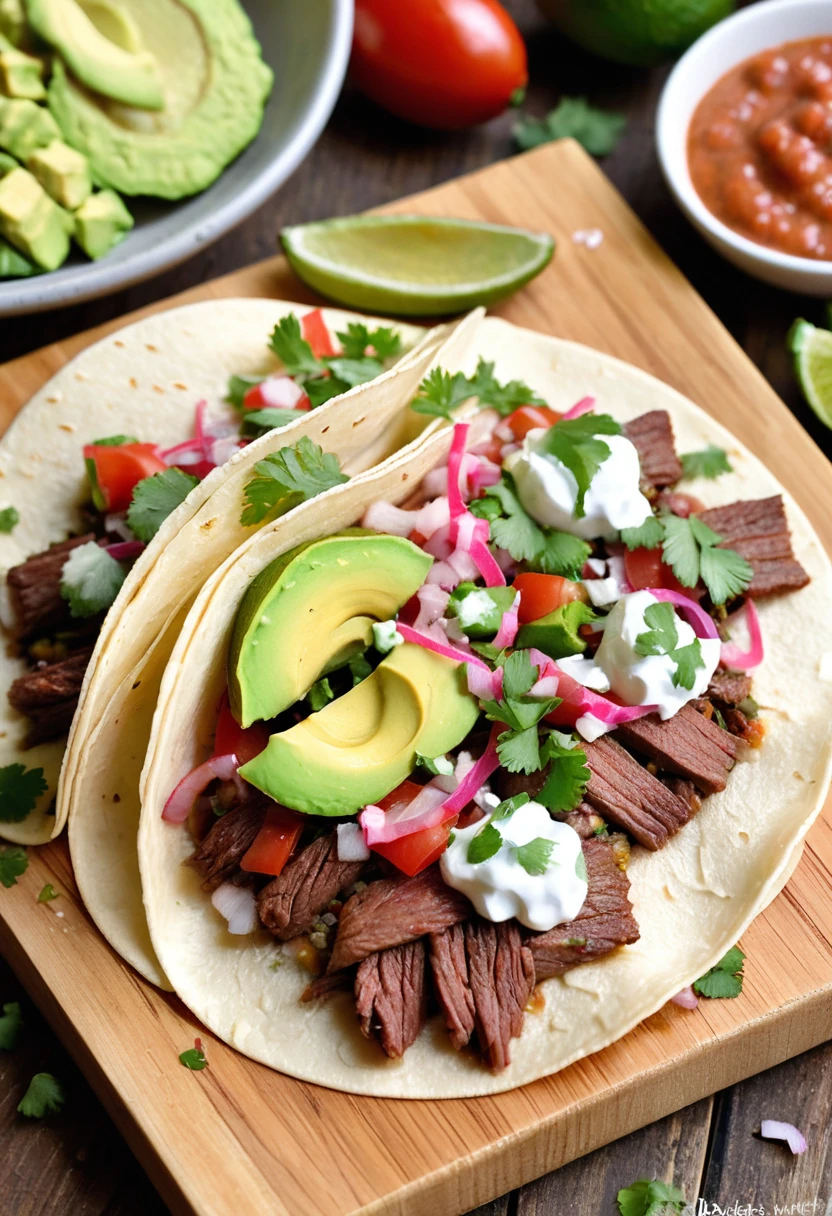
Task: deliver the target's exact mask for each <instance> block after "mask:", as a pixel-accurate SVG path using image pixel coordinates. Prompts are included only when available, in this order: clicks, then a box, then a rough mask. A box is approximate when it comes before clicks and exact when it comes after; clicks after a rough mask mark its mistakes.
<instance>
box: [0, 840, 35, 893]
mask: <svg viewBox="0 0 832 1216" xmlns="http://www.w3.org/2000/svg"><path fill="white" fill-rule="evenodd" d="M28 865H29V858H28V857H27V856H26V850H25V849H21V848H19V847H18V846H14V847H13V848H9V849H0V883H2V884H3V886H4V887H6V888H8V887H13V886H15V884H16V883H17V880H18V878H20V876H21V874H25V873H26V868H27V866H28Z"/></svg>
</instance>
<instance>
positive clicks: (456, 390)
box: [411, 359, 546, 418]
mask: <svg viewBox="0 0 832 1216" xmlns="http://www.w3.org/2000/svg"><path fill="white" fill-rule="evenodd" d="M470 398H475V399H476V401H477V403H478V405H479V406H480V407H481V408H483V409H485V408H489V409H495V410H497V411H498V412H499V413H500V414H501V415H502V416H503V417H507V416H508V415H509V414H511V413H513V412H514V410H516V409H517V408H518V406H521V405H545V404H546V403H545V401H543V399H542V398H541V397H538V395H537V393H535V392H534V391H533V389H530V388H529V386H528V385H527V384H524V383H523V381H522V380H510V381H509V382H508V383H507V384H501V383H500V381H499V380H497V379H495V377H494V364H493V363H487V362H486V361H485V360H484V359H480V361H479V363H478V364H477V370H476V371H475V372H474V374H473V376H466V375H465V374H464V373H463V372H455V373H454V375H453V376H452V375H451V374H450V372H446V371H443V370H442V368H439V367H435V368H434V369H433V370H432V371H431V372H430V373H429V374H428V375H427V376H426V377H425V379H424V380H423V381H422V383H421V384H420V386H419V391H418V393H417V394H416V396H415V398H414V399H413V401H412V403H411V409H413V410H414V411H415V412H416V413H417V414H428V415H429V416H431V417H437V418H451V416H452V414H453V411H454V410H455V409H457V408H458V406H460V405H462V403H463V402H464V401H468V400H469V399H470Z"/></svg>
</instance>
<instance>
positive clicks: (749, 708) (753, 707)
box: [737, 697, 760, 718]
mask: <svg viewBox="0 0 832 1216" xmlns="http://www.w3.org/2000/svg"><path fill="white" fill-rule="evenodd" d="M737 709H738V710H739V711H740V713H743V714H745V716H746V718H756V717H758V716H759V713H760V706H759V705H758V703H757V702H756V701H755V700H754V698H753V697H746V698H745V700H744V701H740V703H739V705H738V706H737Z"/></svg>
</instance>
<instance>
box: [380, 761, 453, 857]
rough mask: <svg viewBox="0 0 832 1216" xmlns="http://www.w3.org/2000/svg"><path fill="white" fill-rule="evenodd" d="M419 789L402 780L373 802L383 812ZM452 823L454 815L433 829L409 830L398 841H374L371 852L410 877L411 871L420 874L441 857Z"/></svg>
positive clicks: (411, 799)
mask: <svg viewBox="0 0 832 1216" xmlns="http://www.w3.org/2000/svg"><path fill="white" fill-rule="evenodd" d="M421 788H422V787H421V786H420V785H417V784H416V782H415V781H403V782H402V783H401V785H398V786H396V788H395V789H394V790H393V791H392V792H391V793H389V794H388V795H387V796H386V797H385V798H382V799H380V801H379V802H377V803H376V805H377V806H380V807H381V809H382V810H383V811H386V812H389V811H392V810H393V809H394V807H397V806H400V805H401V804H402V803H404V804H407V803H409V802H412V801H413V799H414V798H415V797H416V795H417V794H418V793H419V791H420V790H421ZM455 823H456V816H454V818H453V819H449V820H448V821H447V822H446V823H440V824H438V825H437V826H436V827H434V828H423V829H422V831H421V832H411V833H410V835H409V836H400V837H399V839H398V840H390V841H388V842H387V843H386V844H374V845H373V846H372V848H373V852H374V853H379V854H380V855H381V856H382V857H386V858H387V860H388V861H389V862H392V864H393V865H394V866H395V867H396V869H398V870H401V871H402V873H403V874H407V875H409V876H410V877H411V878H412V877H413V875H414V874H421V872H422V870H426V869H427V867H428V866H430V865H433V863H434V862H435V861H437V860H438V859H439V858H440V857H441V856H442V854H443V853H444V852H445V849H446V848H447V847H448V836H449V835H450V832H451V828H452V827H453V826H454V824H455Z"/></svg>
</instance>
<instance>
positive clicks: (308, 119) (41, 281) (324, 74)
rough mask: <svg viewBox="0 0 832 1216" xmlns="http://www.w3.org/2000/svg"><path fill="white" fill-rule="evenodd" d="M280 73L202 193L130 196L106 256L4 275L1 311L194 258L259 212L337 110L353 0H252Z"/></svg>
mask: <svg viewBox="0 0 832 1216" xmlns="http://www.w3.org/2000/svg"><path fill="white" fill-rule="evenodd" d="M243 6H244V8H245V9H246V11H247V12H248V13H249V15H250V17H251V19H252V21H253V22H254V27H255V30H256V32H257V37H258V38H259V39H260V43H261V45H262V47H263V56H264V58H265V60H266V62H267V63H268V64H269V65H270V66H271V67H272V69H273V70H274V75H275V83H274V89H273V91H272V95H271V97H270V98H269V102H268V105H267V107H266V114H265V119H264V121H263V127H262V130H261V131H260V134H259V136H258V137H257V139H256V140H255V141H254V143H253V144H251V146H250V147H248V148H247V149H246V151H245V152H243V154H242V156H240V157H238V159H237V160H236V161H234V162H233V164H231V165H229V167H228V168H227V169H226V171H225V173H223V175H222V176H221V177H220V178H219V179H218V180H217V181H216V182H215V183H214V185H213V186H211V187H210V189H208V190H206V191H205V192H204V193H203V194H198V195H196V196H195V197H194V198H192V199H186V200H184V201H183V202H181V203H162V202H159V201H154V200H152V199H141V200H138V199H134V200H131V199H128V200H127V203H128V206H129V207H130V210H131V211H132V212H133V214H134V215H135V217H136V227H135V228H134V229H133V231H132V232H131V233H130V235H129V236H128V238H127V239H126V240H125V241H124V242H123V243H122V244H121V245H119V246H118V247H117V248H116V249H114V250H113V251H112V253H109V254H107V256H106V257H104V258H102V259H101V261H100V262H89V261H87V260H85V259H82V257H81V255H78V256H77V257H75V255H73V257H72V258H71V259H70V260H69V261H68V262H67V263H66V264H65V265H64V266H62V267H61V268H60V270H55V271H52V272H51V273H49V274H43V275H38V276H37V277H35V278H31V279H10V280H3V281H0V317H4V316H5V317H7V316H12V315H14V314H17V313H23V314H26V313H32V312H41V311H43V310H44V309H47V308H60V307H62V306H64V305H67V304H78V303H80V302H81V301H83V300H90V299H93V298H94V297H96V296H104V295H107V294H108V292H111V291H118V290H120V289H121V288H124V287H129V286H131V285H132V284H133V283H139V282H141V280H142V279H148V278H150V277H151V276H152V275H154V274H159V273H160V272H161V271H162V270H166V269H168V268H169V267H170V266H175V265H176V263H177V262H183V261H185V259H186V258H189V257H191V256H192V255H193V254H195V253H196V252H197V251H198V250H199V249H202V248H204V247H205V246H206V245H209V244H210V243H211V242H212V241H215V240H216V239H217V238H218V237H220V236H222V235H223V233H224V232H227V231H228V230H229V228H233V227H234V225H235V224H239V223H240V222H241V221H242V220H244V219H245V218H246V217H247V216H249V215H251V213H252V212H253V211H255V210H256V208H257V207H259V206H260V204H261V203H262V202H264V201H265V200H266V199H267V198H268V197H269V195H270V194H273V193H274V191H275V190H277V188H278V186H281V185H282V184H283V182H285V181H286V179H287V178H288V177H289V176H290V175H291V174H292V173H293V172H294V171H295V169H296V168H297V167H298V165H299V164H300V162H301V161H302V160H303V158H304V157H305V156H306V154H307V153H308V152H309V150H310V149H311V148H312V146H313V144H314V143H315V141H316V139H317V138H318V136H319V135H320V133H321V131H322V130H323V128H324V126H325V125H326V122H327V119H328V118H329V116H330V114H331V113H332V110H333V107H334V105H335V102H336V100H337V98H338V93H339V91H340V89H341V85H342V83H343V80H344V75H345V73H346V70H347V63H348V61H349V54H350V45H351V42H352V17H353V2H352V0H279V2H278V0H244V2H243Z"/></svg>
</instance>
